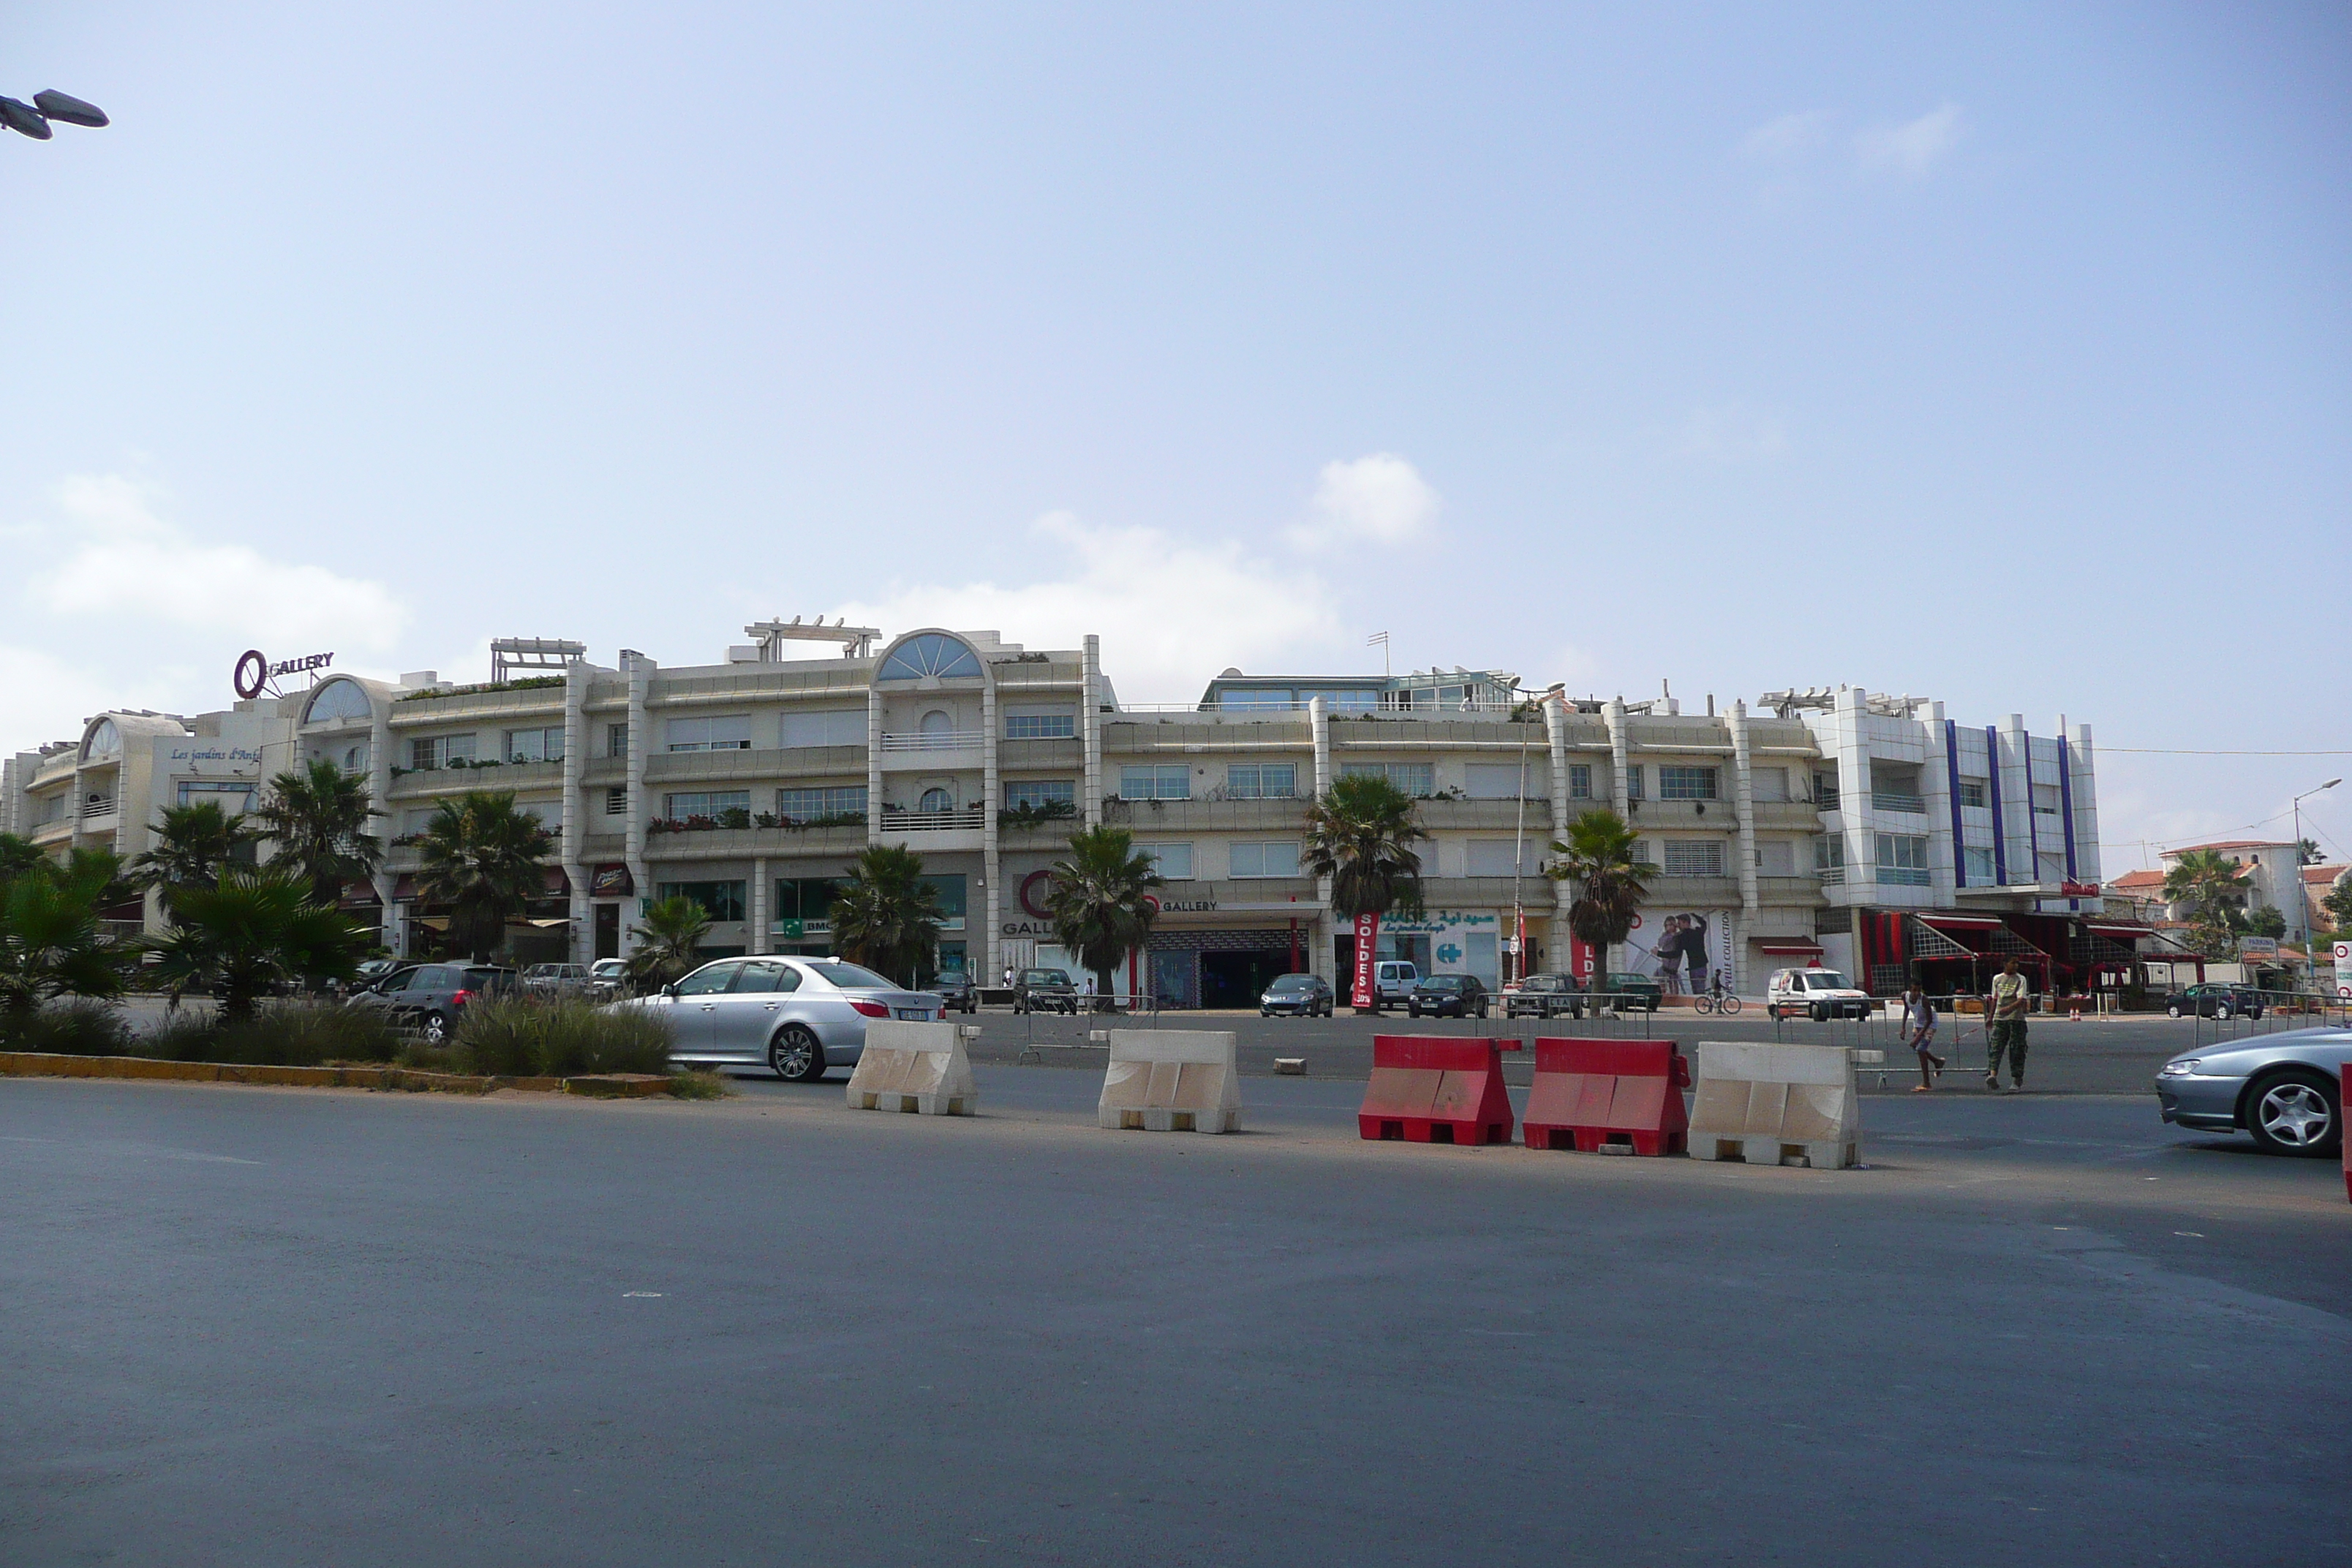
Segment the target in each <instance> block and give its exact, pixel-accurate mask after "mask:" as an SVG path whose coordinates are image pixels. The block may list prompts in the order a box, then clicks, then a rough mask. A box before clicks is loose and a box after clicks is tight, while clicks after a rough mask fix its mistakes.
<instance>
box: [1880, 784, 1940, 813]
mask: <svg viewBox="0 0 2352 1568" xmlns="http://www.w3.org/2000/svg"><path fill="white" fill-rule="evenodd" d="M1870 804H1871V806H1872V808H1873V809H1874V810H1877V811H1908V812H1913V813H1916V814H1917V815H1919V816H1926V815H1927V800H1926V799H1925V798H1924V797H1922V796H1920V795H1913V794H1912V793H1911V792H1910V791H1909V790H1904V789H1874V790H1872V791H1871V792H1870Z"/></svg>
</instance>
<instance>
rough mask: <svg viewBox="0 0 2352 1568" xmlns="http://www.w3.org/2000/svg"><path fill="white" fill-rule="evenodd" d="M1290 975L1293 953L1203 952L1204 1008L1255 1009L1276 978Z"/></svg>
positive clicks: (1202, 984)
mask: <svg viewBox="0 0 2352 1568" xmlns="http://www.w3.org/2000/svg"><path fill="white" fill-rule="evenodd" d="M1287 973H1290V954H1289V952H1287V951H1284V952H1204V953H1202V955H1201V1005H1202V1006H1203V1007H1255V1006H1256V1005H1257V999H1258V997H1259V996H1260V995H1261V994H1264V993H1265V988H1266V986H1267V985H1269V984H1272V983H1273V981H1274V979H1275V977H1276V975H1280V974H1287Z"/></svg>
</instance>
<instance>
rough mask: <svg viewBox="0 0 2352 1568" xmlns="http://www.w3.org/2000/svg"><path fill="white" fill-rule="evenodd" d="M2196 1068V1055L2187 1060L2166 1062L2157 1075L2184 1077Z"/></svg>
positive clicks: (2160, 1076) (2162, 1076) (2159, 1076)
mask: <svg viewBox="0 0 2352 1568" xmlns="http://www.w3.org/2000/svg"><path fill="white" fill-rule="evenodd" d="M2196 1070H2197V1058H2195V1057H2190V1058H2189V1059H2188V1060H2187V1061H2179V1062H2167V1063H2165V1064H2164V1066H2163V1067H2162V1068H2158V1070H2157V1075H2156V1076H2157V1077H2158V1078H2183V1077H2186V1076H2187V1075H2189V1073H2192V1072H2195V1071H2196Z"/></svg>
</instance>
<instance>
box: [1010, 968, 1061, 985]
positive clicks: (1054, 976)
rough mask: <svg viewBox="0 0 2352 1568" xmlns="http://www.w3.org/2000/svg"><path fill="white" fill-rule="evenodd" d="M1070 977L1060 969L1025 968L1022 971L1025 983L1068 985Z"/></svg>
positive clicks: (1022, 982) (1022, 979) (1022, 980)
mask: <svg viewBox="0 0 2352 1568" xmlns="http://www.w3.org/2000/svg"><path fill="white" fill-rule="evenodd" d="M1069 983H1070V977H1069V976H1068V975H1066V974H1065V973H1062V972H1061V971H1060V970H1058V969H1024V970H1023V971H1022V972H1021V984H1024V985H1067V984H1069Z"/></svg>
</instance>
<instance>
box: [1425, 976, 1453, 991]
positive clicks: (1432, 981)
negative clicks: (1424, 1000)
mask: <svg viewBox="0 0 2352 1568" xmlns="http://www.w3.org/2000/svg"><path fill="white" fill-rule="evenodd" d="M1421 984H1422V988H1423V990H1427V991H1459V990H1461V989H1462V976H1460V975H1458V974H1433V975H1431V976H1430V977H1429V978H1428V979H1426V980H1424V981H1423V982H1422V983H1421Z"/></svg>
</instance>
